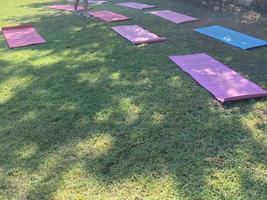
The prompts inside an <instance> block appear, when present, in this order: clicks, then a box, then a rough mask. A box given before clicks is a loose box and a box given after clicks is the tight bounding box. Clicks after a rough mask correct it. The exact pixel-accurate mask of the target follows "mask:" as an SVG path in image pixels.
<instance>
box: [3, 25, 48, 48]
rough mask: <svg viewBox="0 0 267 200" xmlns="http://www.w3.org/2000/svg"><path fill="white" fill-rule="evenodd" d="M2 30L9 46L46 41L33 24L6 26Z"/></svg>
mask: <svg viewBox="0 0 267 200" xmlns="http://www.w3.org/2000/svg"><path fill="white" fill-rule="evenodd" d="M2 32H3V35H4V38H5V40H6V42H7V45H8V47H9V48H18V47H24V46H29V45H33V44H43V43H46V42H45V40H44V39H43V38H42V37H41V36H40V35H39V34H38V32H37V31H36V30H35V28H34V27H33V26H31V25H24V26H13V27H4V28H2Z"/></svg>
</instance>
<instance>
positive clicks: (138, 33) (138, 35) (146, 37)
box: [112, 25, 166, 44]
mask: <svg viewBox="0 0 267 200" xmlns="http://www.w3.org/2000/svg"><path fill="white" fill-rule="evenodd" d="M112 29H113V30H114V31H116V32H117V33H118V34H120V35H121V36H123V37H124V38H126V39H127V40H129V41H131V42H132V43H133V44H144V43H151V42H162V41H164V40H166V38H165V37H159V36H157V35H155V34H154V33H151V32H149V31H147V30H145V29H143V28H142V27H140V26H137V25H130V26H115V27H112Z"/></svg>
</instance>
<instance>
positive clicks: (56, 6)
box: [47, 5, 83, 11]
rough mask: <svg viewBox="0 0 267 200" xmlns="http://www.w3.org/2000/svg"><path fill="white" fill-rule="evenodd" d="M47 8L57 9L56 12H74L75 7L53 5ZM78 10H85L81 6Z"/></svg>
mask: <svg viewBox="0 0 267 200" xmlns="http://www.w3.org/2000/svg"><path fill="white" fill-rule="evenodd" d="M47 8H51V9H55V10H65V11H74V6H73V5H52V6H47ZM77 10H79V11H80V10H83V7H81V6H79V7H78V9H77Z"/></svg>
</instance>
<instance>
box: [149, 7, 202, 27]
mask: <svg viewBox="0 0 267 200" xmlns="http://www.w3.org/2000/svg"><path fill="white" fill-rule="evenodd" d="M149 13H151V14H153V15H157V16H159V17H162V18H164V19H167V20H169V21H171V22H174V23H176V24H181V23H185V22H190V21H196V20H198V19H197V18H194V17H190V16H187V15H183V14H181V13H177V12H173V11H170V10H160V11H152V12H149Z"/></svg>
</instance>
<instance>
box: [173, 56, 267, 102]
mask: <svg viewBox="0 0 267 200" xmlns="http://www.w3.org/2000/svg"><path fill="white" fill-rule="evenodd" d="M169 58H170V59H171V60H172V61H173V62H174V63H175V64H176V65H178V66H179V67H180V68H181V69H182V70H183V71H185V72H186V73H188V74H189V75H190V76H191V77H192V78H193V79H195V80H196V81H197V82H198V83H199V84H200V85H201V86H203V87H204V88H206V89H207V90H208V91H209V92H210V93H211V94H213V95H214V97H215V98H216V99H217V100H219V101H220V102H228V101H234V100H241V99H249V98H256V97H263V96H267V91H265V90H263V89H262V88H260V87H259V86H257V85H256V84H255V83H252V82H250V81H249V80H247V79H245V78H244V77H242V76H241V75H240V74H238V73H237V72H235V71H233V70H232V69H230V68H228V67H227V66H225V65H224V64H222V63H220V62H219V61H217V60H215V59H213V58H212V57H210V56H209V55H207V54H204V53H202V54H191V55H184V56H169Z"/></svg>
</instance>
